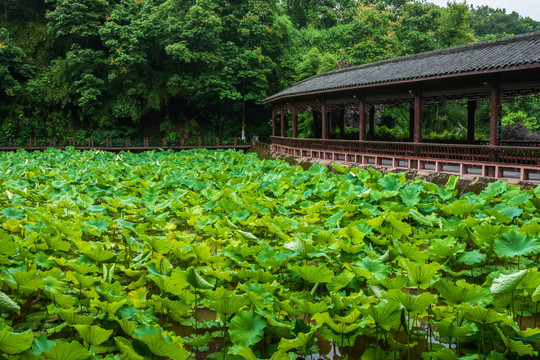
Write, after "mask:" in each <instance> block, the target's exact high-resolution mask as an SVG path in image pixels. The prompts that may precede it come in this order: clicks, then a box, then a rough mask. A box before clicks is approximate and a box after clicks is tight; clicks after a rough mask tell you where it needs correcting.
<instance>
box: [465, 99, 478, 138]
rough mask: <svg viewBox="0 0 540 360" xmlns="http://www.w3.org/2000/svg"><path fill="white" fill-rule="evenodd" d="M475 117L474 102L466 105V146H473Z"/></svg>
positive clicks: (471, 101)
mask: <svg viewBox="0 0 540 360" xmlns="http://www.w3.org/2000/svg"><path fill="white" fill-rule="evenodd" d="M475 116H476V100H472V99H469V101H468V103H467V144H474V131H475V129H474V118H475Z"/></svg>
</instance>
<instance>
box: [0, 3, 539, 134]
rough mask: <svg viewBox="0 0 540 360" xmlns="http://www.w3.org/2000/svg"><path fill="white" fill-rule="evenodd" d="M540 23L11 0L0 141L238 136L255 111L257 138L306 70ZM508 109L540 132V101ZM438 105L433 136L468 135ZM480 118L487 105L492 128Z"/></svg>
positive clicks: (0, 57) (482, 13) (414, 9)
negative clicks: (277, 97)
mask: <svg viewBox="0 0 540 360" xmlns="http://www.w3.org/2000/svg"><path fill="white" fill-rule="evenodd" d="M536 30H540V23H539V22H536V21H534V20H532V19H530V18H527V17H525V18H524V17H521V16H519V15H518V14H517V13H511V14H506V12H505V11H504V10H500V9H492V8H489V7H487V6H483V7H477V8H469V7H468V6H467V5H466V4H465V3H459V2H449V4H448V7H446V8H441V7H438V6H436V5H433V4H430V3H429V2H425V1H409V0H363V1H353V0H317V1H311V0H282V1H278V0H242V1H239V0H187V1H185V0H182V1H180V0H77V1H72V0H0V113H1V114H2V116H1V117H0V128H1V130H0V142H1V143H5V142H6V141H7V138H9V137H16V138H18V139H28V138H29V137H37V138H51V137H56V138H57V141H58V142H62V141H66V139H67V138H70V137H74V138H75V139H76V141H80V142H85V141H86V139H87V138H88V137H90V136H93V137H94V138H95V139H97V140H98V141H104V139H106V138H107V137H110V136H112V137H119V138H122V137H123V138H125V137H132V138H134V139H135V138H140V137H141V136H155V137H161V136H166V137H167V138H168V140H169V141H170V142H172V143H178V142H179V141H180V137H181V135H182V134H183V135H184V136H186V137H191V138H194V137H197V136H203V137H205V138H208V139H210V138H213V137H215V136H220V137H221V138H222V139H224V141H227V139H229V138H231V137H234V136H240V134H241V128H242V120H243V119H245V122H246V135H247V136H251V135H252V134H258V135H260V136H261V137H262V138H265V137H266V136H268V135H269V131H270V126H269V118H270V116H269V111H268V109H264V108H263V107H261V106H260V101H261V100H262V99H264V98H265V97H266V96H268V95H270V94H272V93H275V92H277V91H279V90H281V89H283V88H285V87H287V86H289V85H290V84H291V83H292V82H294V81H297V80H299V79H302V78H305V77H307V76H311V75H314V74H316V73H319V72H322V71H326V70H330V69H334V68H338V67H340V66H349V65H352V64H355V65H356V64H363V63H367V62H371V61H376V60H381V59H385V58H390V57H395V56H401V55H406V54H411V53H417V52H422V51H428V50H434V49H439V48H444V47H448V46H454V45H460V44H465V43H470V42H474V41H479V40H488V39H493V38H497V37H501V36H506V35H509V34H521V33H526V32H530V31H536ZM505 111H506V113H507V114H508V116H507V118H506V119H505V124H509V125H512V126H517V125H518V124H520V123H523V124H524V129H525V130H524V131H525V132H526V133H527V134H528V133H531V132H534V131H536V130H537V129H538V121H537V119H538V118H539V117H540V106H538V102H536V103H533V104H532V105H530V104H529V105H527V106H525V107H523V106H519V104H518V105H512V104H511V105H509V106H507V107H506V108H505ZM448 112H452V109H451V108H445V109H441V111H440V114H443V115H444V114H446V113H448ZM434 114H436V117H437V119H436V120H437V121H435V122H429V121H428V122H427V123H428V126H427V128H426V134H429V133H431V132H440V131H441V128H442V129H445V130H448V132H449V133H451V134H453V135H452V136H454V137H456V136H458V135H459V131H460V128H459V127H458V128H455V124H456V123H460V122H459V121H457V122H456V121H455V117H454V118H452V117H450V116H447V117H444V116H441V117H439V112H437V113H434ZM454 115H455V114H454ZM429 116H430V115H429V114H428V118H429ZM459 116H464V115H463V114H461V115H459ZM484 117H485V116H484ZM402 118H404V116H403V114H401V115H400V113H399V111H397V112H396V111H394V114H393V115H392V116H390V117H388V119H390V120H391V121H390V124H389V126H390V127H391V128H394V129H395V128H398V130H399V131H401V132H402V133H404V132H405V131H406V130H407V126H406V124H405V125H403V124H401V125H400V119H402ZM460 119H461V118H460ZM306 121H311V120H310V119H309V118H306ZM431 123H433V126H431V125H429V124H431ZM482 124H483V122H482V115H480V120H479V132H480V133H481V132H482V131H483V129H485V126H483V125H482ZM306 128H310V127H309V126H306ZM399 131H398V133H399ZM382 132H383V133H384V129H383V131H382ZM518 132H519V131H518ZM456 134H458V135H456ZM304 135H305V136H310V134H309V132H308V133H305V134H304ZM383 135H384V134H383ZM523 136H525V135H523ZM102 139H103V140H102Z"/></svg>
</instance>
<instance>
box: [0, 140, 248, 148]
mask: <svg viewBox="0 0 540 360" xmlns="http://www.w3.org/2000/svg"><path fill="white" fill-rule="evenodd" d="M141 140H142V141H138V142H135V141H134V143H133V144H132V140H131V139H113V138H107V139H105V141H103V142H97V141H94V139H93V138H89V139H87V141H85V142H84V143H83V144H81V143H76V142H75V140H74V139H67V140H66V141H65V142H64V143H59V142H57V141H56V139H55V138H52V139H46V140H43V139H36V138H30V139H26V140H18V139H15V138H9V139H8V141H7V143H5V144H0V150H4V151H6V150H8V151H9V150H18V149H25V150H44V149H47V148H49V147H53V148H57V149H65V148H66V147H67V146H71V147H74V148H75V149H80V150H89V149H101V150H110V151H121V150H130V151H144V150H152V149H173V150H182V149H193V148H206V149H228V148H234V149H248V148H250V147H251V146H253V143H254V139H248V142H247V143H246V142H241V141H239V140H238V139H237V138H234V139H232V141H229V142H227V143H225V144H224V143H223V142H222V141H221V139H220V138H219V137H217V138H215V142H214V141H213V140H212V142H211V143H208V141H207V142H204V141H203V139H202V138H201V137H199V138H194V139H190V141H187V140H184V138H182V139H181V140H180V142H179V143H168V142H167V140H166V139H165V138H150V137H144V138H142V139H141Z"/></svg>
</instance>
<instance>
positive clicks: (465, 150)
mask: <svg viewBox="0 0 540 360" xmlns="http://www.w3.org/2000/svg"><path fill="white" fill-rule="evenodd" d="M271 139H272V145H282V146H287V147H291V148H300V149H319V150H330V151H340V152H350V153H365V154H373V155H379V156H385V155H387V156H399V157H404V158H421V159H434V160H437V159H443V160H458V161H470V162H489V163H501V164H515V165H532V166H540V147H523V146H521V147H514V146H482V145H461V144H433V143H405V142H382V141H354V140H334V139H332V140H322V139H298V138H284V137H278V136H273V137H272V138H271Z"/></svg>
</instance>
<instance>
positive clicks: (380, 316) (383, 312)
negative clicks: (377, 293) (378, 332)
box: [361, 301, 401, 331]
mask: <svg viewBox="0 0 540 360" xmlns="http://www.w3.org/2000/svg"><path fill="white" fill-rule="evenodd" d="M361 311H363V312H364V313H365V315H369V316H371V318H372V319H373V321H375V324H377V326H380V327H382V328H383V329H385V330H386V331H389V330H390V329H391V328H392V326H394V325H397V324H399V323H400V320H401V319H400V318H401V305H400V304H399V303H398V302H395V301H391V302H388V301H381V302H379V303H378V304H377V305H370V307H369V308H367V309H361Z"/></svg>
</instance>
